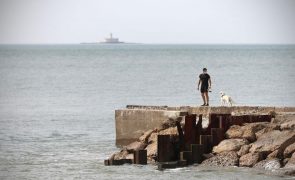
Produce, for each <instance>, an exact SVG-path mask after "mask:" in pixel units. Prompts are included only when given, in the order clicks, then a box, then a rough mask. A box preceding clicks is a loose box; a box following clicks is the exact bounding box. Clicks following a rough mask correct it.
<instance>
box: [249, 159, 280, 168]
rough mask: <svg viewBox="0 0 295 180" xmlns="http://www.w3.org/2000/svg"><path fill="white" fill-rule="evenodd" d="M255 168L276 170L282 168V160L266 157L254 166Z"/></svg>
mask: <svg viewBox="0 0 295 180" xmlns="http://www.w3.org/2000/svg"><path fill="white" fill-rule="evenodd" d="M253 167H254V168H258V169H264V170H275V169H280V168H281V167H282V165H281V163H280V160H279V159H277V158H275V159H265V160H262V161H260V162H258V163H257V164H255V165H254V166H253Z"/></svg>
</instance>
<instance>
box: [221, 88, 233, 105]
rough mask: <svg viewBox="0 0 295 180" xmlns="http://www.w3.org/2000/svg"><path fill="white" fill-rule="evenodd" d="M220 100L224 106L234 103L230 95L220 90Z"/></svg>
mask: <svg viewBox="0 0 295 180" xmlns="http://www.w3.org/2000/svg"><path fill="white" fill-rule="evenodd" d="M220 102H221V106H225V105H229V106H232V105H233V103H234V101H233V99H232V98H231V97H230V96H228V95H225V93H224V92H222V91H220Z"/></svg>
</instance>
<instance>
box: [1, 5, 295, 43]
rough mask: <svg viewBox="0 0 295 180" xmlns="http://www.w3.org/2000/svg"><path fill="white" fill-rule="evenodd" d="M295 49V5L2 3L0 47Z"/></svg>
mask: <svg viewBox="0 0 295 180" xmlns="http://www.w3.org/2000/svg"><path fill="white" fill-rule="evenodd" d="M110 32H112V33H113V34H114V36H116V37H119V38H120V40H122V41H127V42H140V43H292V44H294V43H295V0H202V1H200V0H0V43H79V42H94V41H101V40H103V38H104V37H105V36H108V34H109V33H110Z"/></svg>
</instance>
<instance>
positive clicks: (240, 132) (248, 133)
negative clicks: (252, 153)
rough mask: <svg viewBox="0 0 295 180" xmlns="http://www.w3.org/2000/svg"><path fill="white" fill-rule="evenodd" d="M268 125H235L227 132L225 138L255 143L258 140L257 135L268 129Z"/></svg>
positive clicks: (265, 123) (262, 123)
mask: <svg viewBox="0 0 295 180" xmlns="http://www.w3.org/2000/svg"><path fill="white" fill-rule="evenodd" d="M268 124H269V123H268V122H257V123H246V124H244V126H238V125H234V126H231V127H230V128H229V129H228V130H227V132H226V133H225V136H226V137H227V138H231V139H233V138H240V139H243V138H245V139H247V140H248V141H250V142H253V141H255V140H256V135H255V133H256V132H258V131H259V130H261V129H264V128H265V127H267V125H268Z"/></svg>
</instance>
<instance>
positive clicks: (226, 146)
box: [213, 139, 248, 153]
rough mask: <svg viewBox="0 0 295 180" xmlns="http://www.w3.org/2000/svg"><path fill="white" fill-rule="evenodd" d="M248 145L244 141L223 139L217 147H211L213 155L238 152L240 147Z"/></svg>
mask: <svg viewBox="0 0 295 180" xmlns="http://www.w3.org/2000/svg"><path fill="white" fill-rule="evenodd" d="M245 144H248V142H247V140H244V139H225V140H223V141H221V142H220V143H219V144H218V145H217V146H214V147H213V152H214V153H221V152H228V151H239V150H240V148H241V146H243V145H245Z"/></svg>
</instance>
